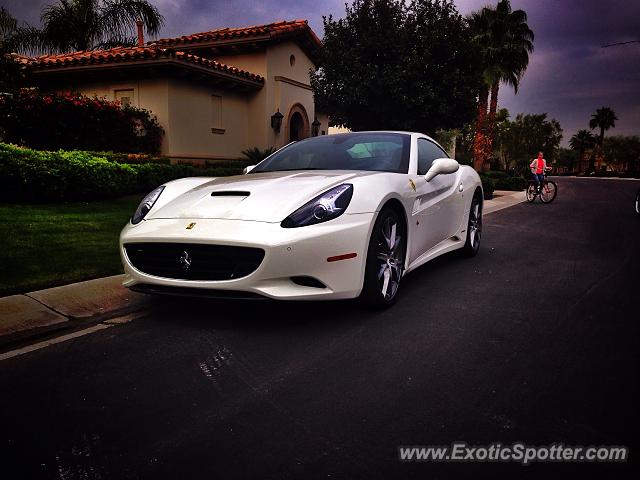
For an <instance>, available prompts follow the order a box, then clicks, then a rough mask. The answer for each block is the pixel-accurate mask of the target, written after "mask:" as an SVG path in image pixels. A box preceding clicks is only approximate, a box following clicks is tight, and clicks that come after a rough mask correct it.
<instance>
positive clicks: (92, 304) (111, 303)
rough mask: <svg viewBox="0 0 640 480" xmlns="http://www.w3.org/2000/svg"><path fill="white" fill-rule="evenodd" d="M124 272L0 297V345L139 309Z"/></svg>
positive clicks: (500, 202) (494, 207) (492, 206)
mask: <svg viewBox="0 0 640 480" xmlns="http://www.w3.org/2000/svg"><path fill="white" fill-rule="evenodd" d="M493 195H494V197H493V199H492V200H485V202H484V215H487V214H490V213H493V212H496V211H498V210H502V209H504V208H508V207H511V206H513V205H516V204H518V203H520V202H523V201H524V200H525V196H524V192H509V191H501V190H497V191H495V192H494V194H493ZM123 277H124V275H116V276H113V277H105V278H98V279H95V280H88V281H86V282H79V283H72V284H70V285H65V286H62V287H55V288H48V289H46V290H38V291H36V292H29V293H25V294H23V295H12V296H10V297H4V298H0V349H2V347H3V346H6V345H9V344H14V343H19V342H22V341H25V340H27V339H30V338H32V337H37V336H40V335H49V334H51V333H54V332H59V331H61V330H73V329H77V328H80V327H83V326H87V325H89V324H92V323H96V322H98V321H103V320H105V319H108V318H113V317H116V316H120V315H124V314H127V313H131V312H134V311H137V310H141V309H142V308H144V307H145V306H147V305H149V304H150V301H151V300H150V297H149V296H147V295H143V294H140V293H135V292H131V291H130V290H128V289H126V288H124V287H123V286H122V278H123Z"/></svg>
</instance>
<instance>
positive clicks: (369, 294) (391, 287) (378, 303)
mask: <svg viewBox="0 0 640 480" xmlns="http://www.w3.org/2000/svg"><path fill="white" fill-rule="evenodd" d="M406 231H407V228H406V225H405V222H404V219H403V218H402V217H401V216H400V215H399V214H398V213H397V212H396V211H395V210H393V209H391V208H385V209H383V210H382V211H381V212H380V214H379V215H378V218H377V219H376V221H375V223H374V225H373V230H372V231H371V238H370V240H369V247H368V249H367V260H366V266H365V273H364V284H363V287H362V293H361V294H360V301H361V302H362V303H363V304H364V305H366V306H367V307H370V308H375V309H383V308H387V307H390V306H391V305H393V304H394V303H395V302H396V300H397V298H398V292H399V290H400V281H401V280H402V274H403V273H404V262H405V258H406V254H405V252H406V245H407V235H406Z"/></svg>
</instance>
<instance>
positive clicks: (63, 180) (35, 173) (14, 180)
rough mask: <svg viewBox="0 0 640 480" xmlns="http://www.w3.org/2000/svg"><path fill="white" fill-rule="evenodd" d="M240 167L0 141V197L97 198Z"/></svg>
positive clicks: (37, 199)
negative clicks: (125, 158) (121, 157)
mask: <svg viewBox="0 0 640 480" xmlns="http://www.w3.org/2000/svg"><path fill="white" fill-rule="evenodd" d="M241 172H242V167H241V166H238V167H237V168H235V169H233V168H231V167H223V168H197V167H194V166H191V165H168V164H164V163H155V162H151V163H134V164H127V163H118V162H114V161H112V160H109V159H107V158H105V157H103V156H99V155H98V154H95V153H91V152H84V151H64V150H60V151H57V152H49V151H38V150H31V149H27V148H21V147H16V146H15V145H7V144H3V143H0V201H11V202H20V201H30V202H46V201H67V200H94V199H100V198H109V197H118V196H122V195H128V194H132V193H143V192H147V191H150V190H152V189H153V188H155V187H157V186H158V185H160V184H162V183H165V182H168V181H170V180H174V179H177V178H182V177H194V176H210V177H219V176H226V175H238V174H240V173H241Z"/></svg>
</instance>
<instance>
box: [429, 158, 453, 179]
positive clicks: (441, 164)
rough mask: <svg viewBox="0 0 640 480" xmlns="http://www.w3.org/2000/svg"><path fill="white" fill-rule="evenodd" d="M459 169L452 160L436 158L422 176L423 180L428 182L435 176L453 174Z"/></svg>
mask: <svg viewBox="0 0 640 480" xmlns="http://www.w3.org/2000/svg"><path fill="white" fill-rule="evenodd" d="M459 168H460V164H459V163H458V162H456V161H455V160H454V159H453V158H436V159H435V160H434V161H433V163H432V164H431V168H430V169H429V171H428V172H427V174H426V175H425V176H424V179H425V180H426V181H427V182H430V181H431V180H432V179H433V177H435V176H436V175H440V174H441V173H455V172H457V171H458V169H459Z"/></svg>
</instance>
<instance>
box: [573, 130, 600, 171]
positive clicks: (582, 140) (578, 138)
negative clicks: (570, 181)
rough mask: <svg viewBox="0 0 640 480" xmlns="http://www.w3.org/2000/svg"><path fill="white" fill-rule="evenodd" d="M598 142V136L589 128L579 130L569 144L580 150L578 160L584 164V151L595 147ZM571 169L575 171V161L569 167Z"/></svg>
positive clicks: (577, 150)
mask: <svg viewBox="0 0 640 480" xmlns="http://www.w3.org/2000/svg"><path fill="white" fill-rule="evenodd" d="M595 144H596V138H595V137H594V136H593V134H592V133H591V132H590V131H589V130H578V131H577V132H576V134H575V135H574V136H573V137H571V140H569V146H570V147H571V148H572V149H573V150H575V151H576V152H578V159H579V160H578V161H579V162H580V164H582V159H583V157H584V152H586V151H587V150H589V149H590V148H593V146H594V145H595ZM569 171H570V172H573V161H572V162H571V165H570V167H569Z"/></svg>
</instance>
